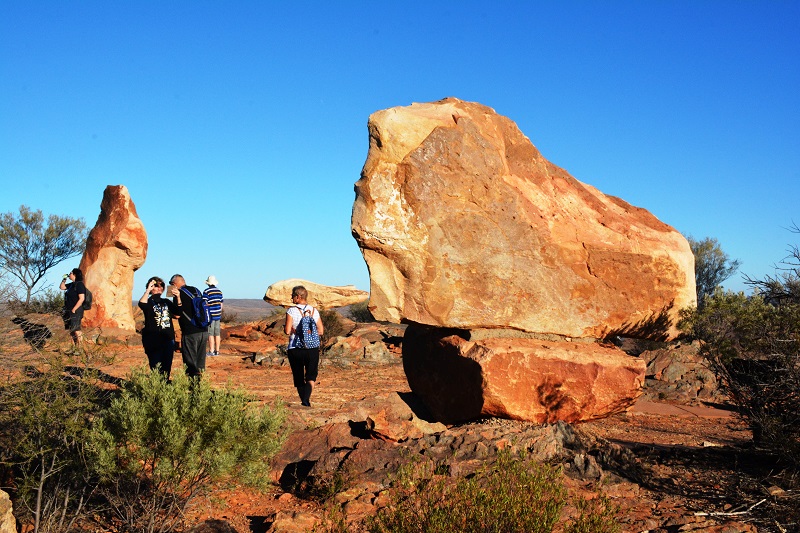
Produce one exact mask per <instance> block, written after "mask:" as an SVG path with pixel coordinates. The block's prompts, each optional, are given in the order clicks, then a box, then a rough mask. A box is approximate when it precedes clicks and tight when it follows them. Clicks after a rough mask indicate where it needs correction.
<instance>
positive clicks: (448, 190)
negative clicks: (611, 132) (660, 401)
mask: <svg viewBox="0 0 800 533" xmlns="http://www.w3.org/2000/svg"><path fill="white" fill-rule="evenodd" d="M369 134H370V149H369V154H368V155H367V161H366V163H365V165H364V168H363V170H362V173H361V179H360V180H359V181H358V182H357V183H356V186H355V188H356V200H355V203H354V205H353V216H352V224H351V229H352V232H353V235H354V237H355V238H356V240H357V241H358V244H359V246H360V247H361V251H362V253H363V255H364V259H365V260H366V262H367V265H368V267H369V271H370V301H369V308H370V311H371V312H372V314H373V316H374V317H375V318H376V319H378V320H388V321H392V322H401V321H402V322H407V323H410V324H412V326H411V327H409V329H408V330H407V333H406V339H405V341H404V343H403V359H404V364H405V369H406V375H407V377H408V379H409V384H410V385H411V388H412V390H413V391H414V392H415V393H417V394H419V395H420V396H421V397H422V398H423V399H424V400H425V402H426V403H427V404H428V405H429V406H430V407H431V409H432V410H433V411H434V413H435V415H436V416H437V417H439V419H441V420H443V421H463V420H468V419H469V418H475V417H478V416H502V417H509V418H519V419H524V420H532V421H538V422H545V421H555V420H568V421H578V420H591V419H593V418H597V417H602V416H608V415H609V414H613V413H615V412H619V411H622V410H625V409H627V408H628V407H629V406H631V405H632V404H633V401H634V400H635V399H636V397H637V396H638V395H639V394H640V389H641V386H642V383H643V381H644V368H645V365H644V363H643V362H641V361H639V360H637V359H635V358H632V357H629V356H627V355H625V354H624V353H623V352H621V351H619V350H617V349H615V348H613V347H610V346H600V345H598V344H595V343H593V341H596V340H600V339H605V338H608V337H611V336H618V335H624V336H627V337H640V338H650V339H657V340H666V339H669V338H672V337H674V336H675V334H676V333H677V330H676V328H675V322H676V318H677V314H678V311H679V310H680V309H682V308H684V307H689V306H692V305H695V302H696V296H695V286H694V257H693V255H692V252H691V250H690V248H689V244H688V242H687V241H686V239H685V238H684V237H683V236H682V235H681V234H680V233H678V232H677V231H676V230H675V229H673V228H672V227H670V226H668V225H666V224H664V223H663V222H661V221H659V220H658V219H657V218H656V217H655V216H653V215H652V214H651V213H649V212H648V211H646V210H644V209H640V208H637V207H634V206H632V205H630V204H628V203H626V202H625V201H623V200H621V199H619V198H615V197H611V196H607V195H605V194H603V193H601V192H600V191H598V190H597V189H595V188H594V187H592V186H590V185H587V184H584V183H581V182H579V181H578V180H576V179H575V178H573V177H572V176H570V175H569V174H568V173H567V172H566V171H565V170H563V169H561V168H559V167H557V166H555V165H553V164H552V163H550V162H549V161H547V160H546V159H544V157H542V155H541V154H540V153H539V152H538V151H537V150H536V148H535V147H534V146H533V145H532V144H531V142H530V140H529V139H528V138H527V137H525V136H524V135H523V134H522V133H521V132H520V131H519V129H518V128H517V126H516V125H515V124H514V123H513V122H512V121H511V120H509V119H508V118H506V117H502V116H500V115H498V114H497V113H495V112H494V111H493V110H492V109H490V108H488V107H486V106H483V105H480V104H476V103H469V102H463V101H460V100H457V99H455V98H448V99H445V100H442V101H439V102H434V103H429V104H413V105H411V106H409V107H402V108H392V109H387V110H384V111H379V112H377V113H374V114H373V115H372V116H371V117H370V120H369ZM409 335H416V337H414V338H412V339H409ZM576 341H580V342H576Z"/></svg>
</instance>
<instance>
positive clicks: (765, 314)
mask: <svg viewBox="0 0 800 533" xmlns="http://www.w3.org/2000/svg"><path fill="white" fill-rule="evenodd" d="M681 327H682V328H683V329H684V330H685V331H687V332H689V333H690V334H691V335H692V336H694V337H695V338H698V339H700V340H701V341H703V344H702V347H701V352H700V353H701V354H702V355H703V356H704V357H705V358H706V359H707V360H708V362H709V364H710V366H711V369H712V370H713V371H714V373H715V374H716V376H717V380H718V382H719V383H720V385H721V386H722V388H723V390H724V391H725V392H726V393H727V395H728V396H729V398H730V400H731V402H733V403H734V404H735V405H736V406H737V407H738V408H739V413H740V415H741V416H742V417H744V419H745V420H746V421H747V422H748V423H749V424H750V426H751V428H752V429H753V437H754V440H755V441H756V442H757V443H759V444H761V445H763V446H765V447H767V448H768V449H770V450H771V451H773V452H775V453H776V454H778V455H781V456H783V457H785V458H787V459H789V460H790V461H792V462H793V463H794V464H796V465H800V305H797V304H784V305H773V304H771V303H769V302H768V301H767V300H765V299H764V298H763V297H761V296H759V295H756V296H751V297H747V296H745V295H744V294H742V293H739V294H734V293H731V292H723V291H721V290H718V291H717V292H716V293H714V295H713V296H711V297H709V298H707V299H706V305H705V306H704V307H703V308H702V309H698V310H696V311H691V310H687V311H684V316H683V320H682V322H681Z"/></svg>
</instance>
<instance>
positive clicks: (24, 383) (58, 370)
mask: <svg viewBox="0 0 800 533" xmlns="http://www.w3.org/2000/svg"><path fill="white" fill-rule="evenodd" d="M71 362H72V361H70V360H68V359H66V358H63V357H61V356H59V355H58V354H56V355H53V356H52V357H51V358H50V359H49V360H42V361H41V365H39V366H40V368H35V367H28V368H27V369H26V377H25V378H23V379H21V380H20V381H17V382H15V383H9V384H7V385H6V386H4V387H3V388H2V389H0V464H2V465H3V467H4V468H5V469H6V474H7V475H10V476H13V478H14V480H15V483H14V485H15V490H14V491H12V493H11V495H12V498H13V502H14V509H15V514H16V515H17V518H18V520H19V522H20V523H21V524H25V525H29V526H30V525H32V526H33V531H35V532H38V533H43V532H52V533H55V532H66V531H71V530H72V528H73V526H74V525H75V524H76V523H79V522H80V520H81V519H82V518H84V517H85V516H87V514H88V513H90V511H91V510H90V508H89V507H88V505H89V504H90V503H91V497H92V495H93V493H94V490H95V487H96V486H97V479H96V477H95V476H94V475H93V474H92V473H91V468H90V465H89V464H88V462H87V454H86V447H85V442H86V441H87V439H88V432H89V429H88V428H89V427H90V422H91V420H92V418H93V417H95V416H97V415H98V413H99V412H100V411H101V409H102V408H103V406H104V404H105V402H106V399H107V398H106V395H107V392H106V391H105V390H104V388H101V387H100V386H98V385H100V382H99V378H98V375H97V373H96V372H92V371H90V370H88V369H87V368H85V367H77V366H71V364H70V363H71ZM4 477H5V476H4Z"/></svg>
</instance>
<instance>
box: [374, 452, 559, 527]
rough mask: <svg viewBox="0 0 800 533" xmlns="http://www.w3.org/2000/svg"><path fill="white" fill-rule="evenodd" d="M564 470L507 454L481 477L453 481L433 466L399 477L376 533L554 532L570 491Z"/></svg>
mask: <svg viewBox="0 0 800 533" xmlns="http://www.w3.org/2000/svg"><path fill="white" fill-rule="evenodd" d="M560 475H561V473H560V470H558V469H556V468H552V467H549V466H546V465H543V464H539V463H536V462H534V461H532V460H530V459H529V458H527V457H525V456H513V455H511V454H510V453H501V454H499V456H498V459H497V461H496V462H495V463H494V464H492V465H490V466H487V467H485V468H483V469H482V470H481V471H480V472H479V473H478V474H477V475H475V476H473V477H469V478H462V479H458V480H453V479H451V478H449V477H446V476H444V475H438V474H436V472H435V470H434V468H433V467H432V466H427V467H426V466H424V465H422V466H421V468H417V469H416V471H415V472H412V475H410V476H408V475H403V476H401V477H400V478H399V483H398V485H399V486H398V487H397V488H395V493H394V496H393V499H392V502H391V503H390V505H389V506H388V507H386V508H385V509H383V510H381V511H380V512H379V513H378V514H377V515H376V516H375V517H372V518H370V519H368V521H367V528H368V530H369V531H370V532H373V533H389V532H392V533H404V532H412V531H415V532H416V531H425V532H430V533H437V532H441V533H450V532H452V531H463V532H465V533H470V532H486V531H497V532H501V531H502V532H507V533H514V532H520V533H521V532H526V533H536V532H549V531H551V530H552V529H553V526H554V525H555V524H556V523H557V521H558V519H559V515H560V513H561V509H562V508H563V507H564V505H565V504H566V502H567V493H566V489H564V487H563V485H562V484H561V482H560Z"/></svg>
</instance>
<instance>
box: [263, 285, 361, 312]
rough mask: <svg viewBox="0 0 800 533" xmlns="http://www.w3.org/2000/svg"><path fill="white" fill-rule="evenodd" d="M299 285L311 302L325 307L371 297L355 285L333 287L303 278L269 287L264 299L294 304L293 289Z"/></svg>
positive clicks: (351, 302)
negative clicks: (303, 288)
mask: <svg viewBox="0 0 800 533" xmlns="http://www.w3.org/2000/svg"><path fill="white" fill-rule="evenodd" d="M298 285H302V286H303V287H305V288H306V290H307V291H308V303H309V304H311V305H313V306H317V307H321V308H323V309H330V308H332V307H343V306H345V305H353V304H357V303H360V302H363V301H364V300H366V299H367V298H369V293H368V292H366V291H362V290H358V289H356V287H355V286H354V285H344V286H341V287H331V286H329V285H320V284H319V283H314V282H312V281H306V280H303V279H286V280H283V281H279V282H277V283H273V284H272V285H270V286H269V287H267V292H266V294H264V301H266V302H267V303H270V304H272V305H280V306H282V307H289V306H291V305H294V304H293V303H292V289H293V288H294V287H296V286H298Z"/></svg>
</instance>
